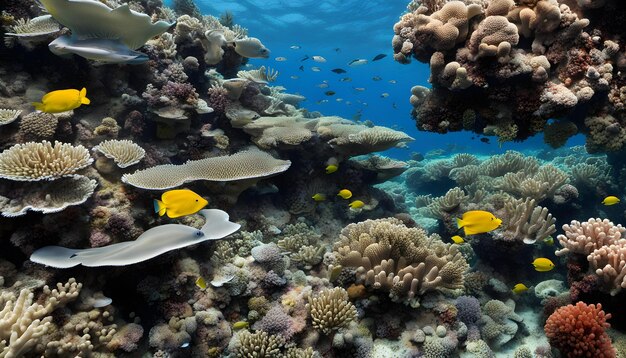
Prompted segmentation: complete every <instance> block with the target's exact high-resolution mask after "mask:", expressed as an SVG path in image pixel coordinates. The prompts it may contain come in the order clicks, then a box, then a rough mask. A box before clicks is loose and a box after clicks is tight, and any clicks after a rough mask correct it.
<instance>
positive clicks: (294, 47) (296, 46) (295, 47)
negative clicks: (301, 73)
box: [289, 45, 300, 50]
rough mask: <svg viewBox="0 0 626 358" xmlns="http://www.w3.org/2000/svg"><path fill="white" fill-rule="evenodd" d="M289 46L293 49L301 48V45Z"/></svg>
mask: <svg viewBox="0 0 626 358" xmlns="http://www.w3.org/2000/svg"><path fill="white" fill-rule="evenodd" d="M289 48H290V49H292V50H299V49H300V46H298V45H293V46H290V47H289Z"/></svg>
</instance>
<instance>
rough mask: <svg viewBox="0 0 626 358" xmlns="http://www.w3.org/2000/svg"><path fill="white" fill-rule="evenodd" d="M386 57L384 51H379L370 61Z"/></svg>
mask: <svg viewBox="0 0 626 358" xmlns="http://www.w3.org/2000/svg"><path fill="white" fill-rule="evenodd" d="M385 57H387V55H385V54H384V53H380V54H378V55H376V56H375V57H374V58H373V59H372V61H378V60H382V59H383V58H385Z"/></svg>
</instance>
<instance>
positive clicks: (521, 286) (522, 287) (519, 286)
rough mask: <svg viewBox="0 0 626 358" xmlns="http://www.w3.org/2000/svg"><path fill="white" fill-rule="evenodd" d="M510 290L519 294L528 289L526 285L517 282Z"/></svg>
mask: <svg viewBox="0 0 626 358" xmlns="http://www.w3.org/2000/svg"><path fill="white" fill-rule="evenodd" d="M511 291H513V293H515V294H520V293H522V292H524V291H528V287H526V285H524V284H523V283H518V284H517V285H515V286H513V289H512V290H511Z"/></svg>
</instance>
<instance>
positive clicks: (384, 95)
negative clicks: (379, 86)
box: [380, 92, 389, 98]
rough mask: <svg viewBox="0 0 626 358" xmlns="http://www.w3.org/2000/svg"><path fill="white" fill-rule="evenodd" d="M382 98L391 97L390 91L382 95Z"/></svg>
mask: <svg viewBox="0 0 626 358" xmlns="http://www.w3.org/2000/svg"><path fill="white" fill-rule="evenodd" d="M380 96H381V97H382V98H387V97H389V93H387V92H385V93H383V94H381V95H380Z"/></svg>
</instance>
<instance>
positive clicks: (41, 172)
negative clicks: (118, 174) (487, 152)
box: [0, 141, 93, 181]
mask: <svg viewBox="0 0 626 358" xmlns="http://www.w3.org/2000/svg"><path fill="white" fill-rule="evenodd" d="M92 162H93V159H92V158H91V157H90V156H89V151H88V150H87V149H85V147H83V146H82V145H79V146H76V147H74V146H72V145H71V144H67V143H61V142H56V141H55V142H54V145H52V143H50V142H48V141H43V142H41V143H34V142H28V143H24V144H16V145H14V146H12V147H11V148H9V149H7V150H5V151H3V152H2V153H0V178H4V179H9V180H18V181H38V180H46V179H48V180H50V179H57V178H61V177H65V176H72V175H73V174H74V173H75V172H76V171H78V170H80V169H82V168H84V167H86V166H88V165H90V164H91V163H92Z"/></svg>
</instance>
